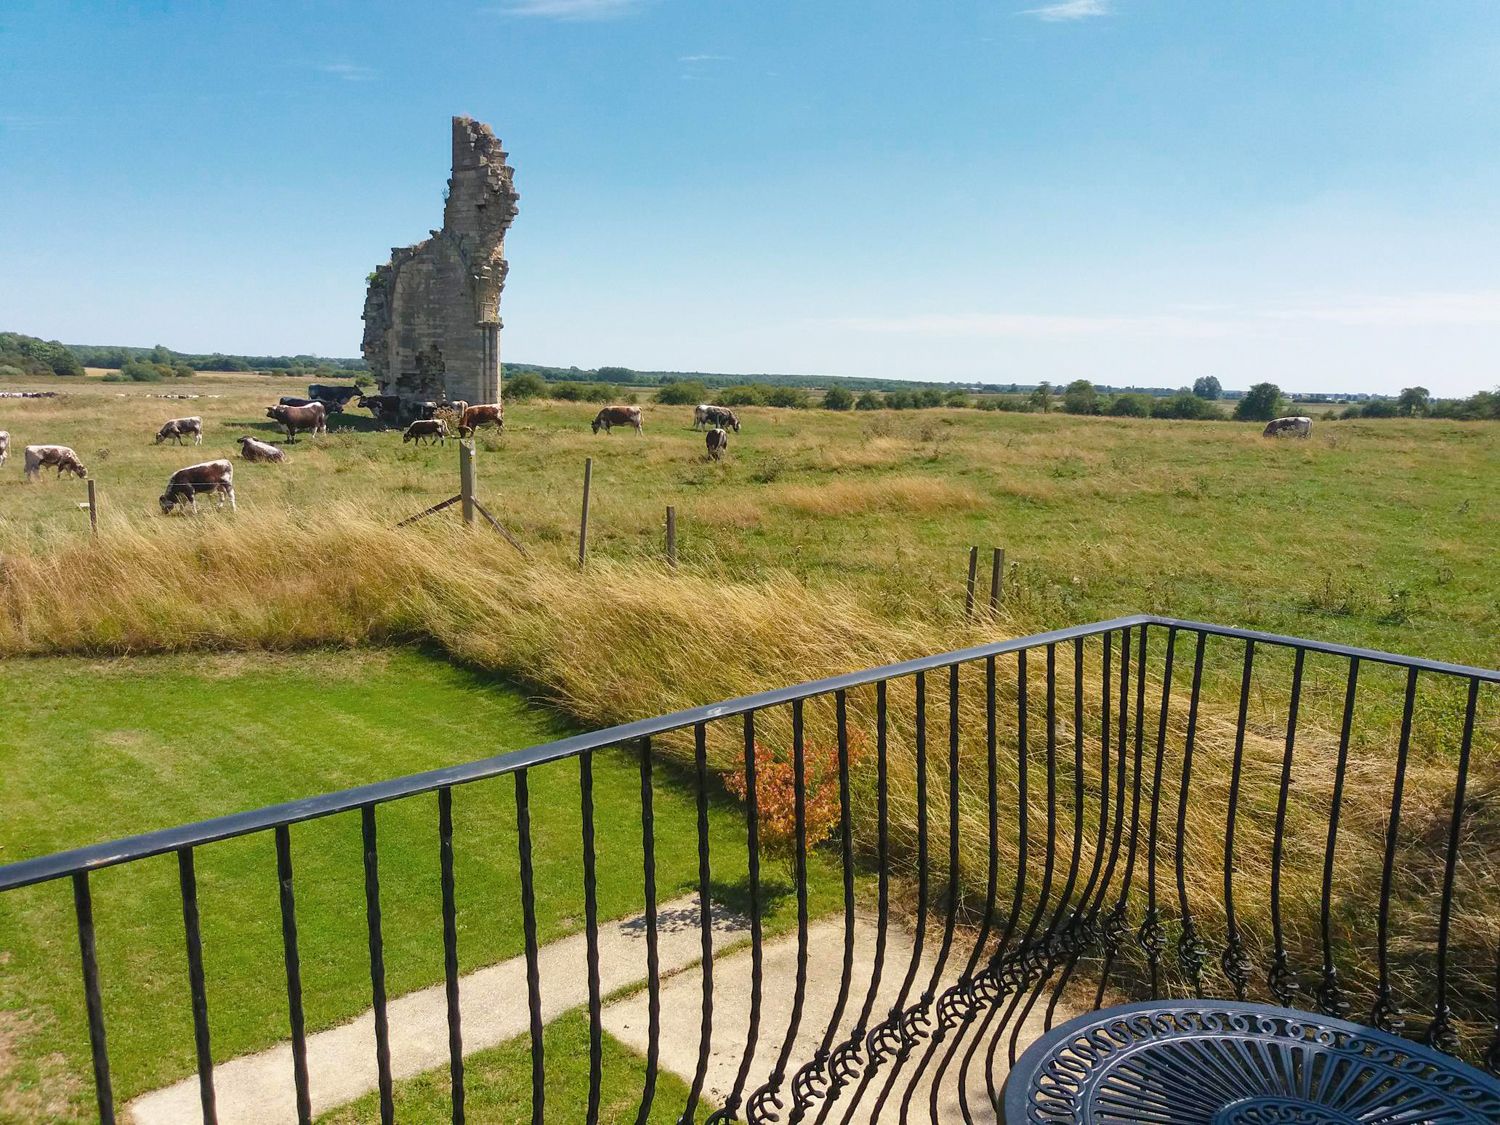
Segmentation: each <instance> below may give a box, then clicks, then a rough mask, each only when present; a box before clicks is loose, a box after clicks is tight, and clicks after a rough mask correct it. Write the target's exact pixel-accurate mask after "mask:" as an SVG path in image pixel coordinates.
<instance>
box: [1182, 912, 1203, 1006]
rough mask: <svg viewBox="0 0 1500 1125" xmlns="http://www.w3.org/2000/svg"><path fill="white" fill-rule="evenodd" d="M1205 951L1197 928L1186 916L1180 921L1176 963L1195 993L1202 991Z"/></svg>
mask: <svg viewBox="0 0 1500 1125" xmlns="http://www.w3.org/2000/svg"><path fill="white" fill-rule="evenodd" d="M1205 952H1206V947H1205V946H1204V944H1203V943H1202V942H1201V941H1199V940H1198V930H1197V929H1196V927H1194V925H1193V920H1192V919H1191V918H1186V919H1184V920H1183V923H1182V933H1181V935H1180V936H1179V937H1178V938H1177V964H1178V966H1179V967H1181V969H1182V972H1183V975H1184V976H1186V977H1187V978H1188V980H1190V981H1192V983H1193V991H1194V992H1195V993H1200V994H1201V993H1202V992H1203V960H1204V955H1205Z"/></svg>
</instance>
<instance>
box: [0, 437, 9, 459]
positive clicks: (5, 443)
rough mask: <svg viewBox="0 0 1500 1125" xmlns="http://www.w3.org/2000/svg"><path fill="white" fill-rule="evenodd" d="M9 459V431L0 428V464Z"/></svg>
mask: <svg viewBox="0 0 1500 1125" xmlns="http://www.w3.org/2000/svg"><path fill="white" fill-rule="evenodd" d="M9 459H10V431H8V430H0V465H4V464H5V462H6V461H8V460H9Z"/></svg>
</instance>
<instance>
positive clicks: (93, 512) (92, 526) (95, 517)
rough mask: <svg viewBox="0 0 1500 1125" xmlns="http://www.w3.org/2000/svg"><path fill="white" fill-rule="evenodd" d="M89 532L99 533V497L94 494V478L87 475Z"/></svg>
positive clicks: (92, 533)
mask: <svg viewBox="0 0 1500 1125" xmlns="http://www.w3.org/2000/svg"><path fill="white" fill-rule="evenodd" d="M88 485H89V533H90V534H91V535H98V534H99V498H98V497H97V496H95V495H94V478H93V477H89V479H88Z"/></svg>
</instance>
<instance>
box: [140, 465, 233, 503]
mask: <svg viewBox="0 0 1500 1125" xmlns="http://www.w3.org/2000/svg"><path fill="white" fill-rule="evenodd" d="M200 492H212V493H214V496H215V498H216V499H217V500H218V502H219V503H218V506H219V507H220V508H222V507H223V506H224V501H225V499H226V498H227V499H228V501H229V510H230V511H234V466H233V465H232V464H230V463H229V462H228V461H226V460H223V459H220V460H218V461H204V462H203V463H202V464H201V465H189V466H188V467H187V468H185V469H178V470H177V471H176V472H175V473H173V474H172V475H171V476H170V477H169V478H168V479H167V490H166V491H165V492H163V493H162V494H161V496H160V497H158V499H159V500H160V502H161V514H162V515H164V516H169V515H171V514H172V510H173V509H174V508H177V507H178V506H181V507H182V508H184V509H186V510H187V511H189V512H196V511H197V510H198V493H200Z"/></svg>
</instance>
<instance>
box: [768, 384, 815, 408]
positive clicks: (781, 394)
mask: <svg viewBox="0 0 1500 1125" xmlns="http://www.w3.org/2000/svg"><path fill="white" fill-rule="evenodd" d="M766 405H767V406H782V407H787V408H789V409H792V410H806V409H807V408H808V406H809V405H811V404H810V403H809V402H808V401H807V392H806V391H804V390H803V389H802V388H801V387H773V388H772V389H771V393H770V394H768V395H766Z"/></svg>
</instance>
